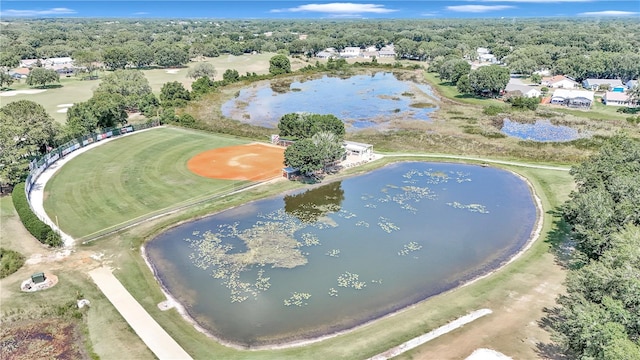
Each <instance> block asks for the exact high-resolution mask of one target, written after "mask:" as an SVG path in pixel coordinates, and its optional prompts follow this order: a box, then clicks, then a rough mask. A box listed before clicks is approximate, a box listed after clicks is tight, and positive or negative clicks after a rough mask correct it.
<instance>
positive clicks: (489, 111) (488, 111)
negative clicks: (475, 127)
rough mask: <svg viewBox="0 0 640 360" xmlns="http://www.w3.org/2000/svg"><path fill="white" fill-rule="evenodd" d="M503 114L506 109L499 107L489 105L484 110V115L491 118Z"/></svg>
mask: <svg viewBox="0 0 640 360" xmlns="http://www.w3.org/2000/svg"><path fill="white" fill-rule="evenodd" d="M502 112H504V108H503V107H502V106H498V105H489V106H485V108H484V109H482V113H483V114H485V115H489V116H494V115H498V114H500V113H502Z"/></svg>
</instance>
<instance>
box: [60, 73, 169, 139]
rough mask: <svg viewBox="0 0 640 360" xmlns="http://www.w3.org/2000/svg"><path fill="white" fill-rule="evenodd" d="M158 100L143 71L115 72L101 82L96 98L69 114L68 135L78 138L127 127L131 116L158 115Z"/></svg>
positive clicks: (81, 103) (76, 104) (75, 107)
mask: <svg viewBox="0 0 640 360" xmlns="http://www.w3.org/2000/svg"><path fill="white" fill-rule="evenodd" d="M158 105H159V102H158V99H157V98H156V97H155V95H153V93H152V92H151V86H150V85H149V81H148V80H147V78H146V77H145V76H144V74H143V73H142V72H141V71H140V70H116V71H114V72H112V73H110V74H108V75H107V76H105V77H104V79H102V81H101V82H100V85H99V86H98V88H97V89H96V90H95V91H94V93H93V96H92V97H91V98H90V99H89V100H87V101H85V102H80V103H75V104H74V105H73V106H72V107H70V108H69V110H68V111H67V123H66V128H65V134H66V136H67V137H79V136H82V135H84V134H87V133H91V132H93V131H95V130H97V129H104V128H109V127H114V126H120V125H123V124H126V123H127V118H128V112H135V111H141V112H143V113H145V114H147V115H152V114H154V113H155V110H156V109H157V107H158Z"/></svg>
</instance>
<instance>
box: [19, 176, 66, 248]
mask: <svg viewBox="0 0 640 360" xmlns="http://www.w3.org/2000/svg"><path fill="white" fill-rule="evenodd" d="M24 187H25V184H24V183H20V184H18V185H16V186H14V187H13V192H12V195H11V197H12V199H13V206H14V207H15V208H16V211H17V212H18V216H20V221H22V224H23V225H24V227H25V228H26V229H27V230H28V231H29V232H30V233H31V235H33V237H35V238H36V239H38V241H40V242H41V243H43V244H47V245H50V246H56V247H57V246H62V239H61V238H60V235H58V234H57V233H56V232H55V231H53V229H52V228H51V227H50V226H49V225H47V224H45V223H43V222H42V221H41V220H40V219H38V217H37V216H36V214H34V213H33V211H31V207H29V202H28V201H27V196H26V194H25V192H24Z"/></svg>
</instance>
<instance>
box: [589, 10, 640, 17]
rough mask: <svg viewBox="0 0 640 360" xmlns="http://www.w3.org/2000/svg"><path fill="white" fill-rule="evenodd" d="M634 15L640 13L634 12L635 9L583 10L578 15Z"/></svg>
mask: <svg viewBox="0 0 640 360" xmlns="http://www.w3.org/2000/svg"><path fill="white" fill-rule="evenodd" d="M632 15H640V13H638V12H633V11H618V10H605V11H590V12H583V13H579V14H578V16H632Z"/></svg>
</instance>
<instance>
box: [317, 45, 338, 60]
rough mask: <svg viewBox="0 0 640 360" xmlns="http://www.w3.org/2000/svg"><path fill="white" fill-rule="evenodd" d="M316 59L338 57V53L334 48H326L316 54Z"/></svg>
mask: <svg viewBox="0 0 640 360" xmlns="http://www.w3.org/2000/svg"><path fill="white" fill-rule="evenodd" d="M316 57H317V58H318V59H329V58H336V57H338V53H337V51H336V49H334V48H326V49H324V50H322V51H319V52H318V53H317V54H316Z"/></svg>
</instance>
